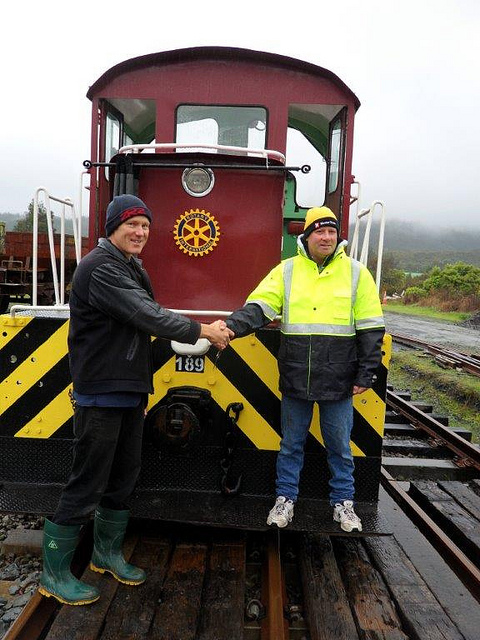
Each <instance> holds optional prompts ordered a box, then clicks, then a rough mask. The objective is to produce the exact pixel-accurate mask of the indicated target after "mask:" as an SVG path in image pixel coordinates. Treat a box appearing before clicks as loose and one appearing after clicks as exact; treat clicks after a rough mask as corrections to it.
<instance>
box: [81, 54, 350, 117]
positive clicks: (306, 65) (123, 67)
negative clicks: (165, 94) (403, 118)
mask: <svg viewBox="0 0 480 640" xmlns="http://www.w3.org/2000/svg"><path fill="white" fill-rule="evenodd" d="M202 59H204V60H207V59H215V60H232V61H238V60H243V61H248V62H254V63H257V64H271V65H274V66H277V67H283V68H285V69H293V70H297V71H303V72H304V73H308V74H311V75H317V76H320V77H323V78H328V79H329V80H331V82H333V84H335V85H336V86H337V87H338V88H339V89H340V90H341V91H343V92H344V93H346V94H348V95H350V96H351V97H352V99H353V101H354V104H355V109H358V107H359V106H360V100H359V99H358V98H357V96H356V95H355V94H354V93H353V91H352V90H351V89H349V87H348V86H347V85H346V84H345V83H344V82H343V81H342V80H340V78H339V77H338V76H337V75H335V74H334V73H332V72H331V71H329V70H328V69H324V68H323V67H319V66H317V65H315V64H312V63H311V62H305V61H303V60H297V59H296V58H290V57H288V56H282V55H278V54H275V53H266V52H263V51H253V50H251V49H241V48H234V47H191V48H187V49H174V50H172V51H162V52H159V53H150V54H147V55H145V56H139V57H137V58H130V59H129V60H125V61H124V62H120V63H119V64H117V65H115V66H114V67H112V68H111V69H108V71H106V72H105V73H104V74H103V75H102V76H100V78H99V79H98V80H97V81H96V82H95V83H94V84H93V85H92V86H91V87H90V89H89V90H88V92H87V97H88V98H90V100H91V99H93V97H94V96H95V94H97V93H98V92H99V91H100V90H101V89H102V88H103V87H104V86H105V85H107V84H108V83H109V82H111V81H112V80H113V79H114V78H116V77H117V76H119V75H121V74H122V73H125V72H126V71H134V70H136V69H141V68H144V67H148V66H150V65H158V64H162V65H167V64H171V63H180V62H188V61H198V60H202Z"/></svg>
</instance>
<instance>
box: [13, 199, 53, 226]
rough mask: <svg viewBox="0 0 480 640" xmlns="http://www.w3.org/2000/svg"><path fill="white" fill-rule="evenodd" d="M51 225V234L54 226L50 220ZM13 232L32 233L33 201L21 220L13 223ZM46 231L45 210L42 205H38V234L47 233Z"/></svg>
mask: <svg viewBox="0 0 480 640" xmlns="http://www.w3.org/2000/svg"><path fill="white" fill-rule="evenodd" d="M52 225H53V232H54V233H55V232H56V229H55V225H54V224H53V220H52ZM13 230H14V231H21V232H24V233H25V232H27V233H32V231H33V200H32V201H31V202H30V204H29V205H28V210H27V211H25V213H24V214H23V218H20V220H18V222H16V223H15V226H14V228H13ZM47 231H48V227H47V210H46V208H45V205H44V204H42V203H39V205H38V232H39V233H47Z"/></svg>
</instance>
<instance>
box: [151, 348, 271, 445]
mask: <svg viewBox="0 0 480 640" xmlns="http://www.w3.org/2000/svg"><path fill="white" fill-rule="evenodd" d="M153 385H154V388H155V393H154V395H153V396H150V401H149V403H148V409H150V408H151V407H152V406H153V405H155V404H156V403H157V402H159V400H161V399H162V398H163V397H164V395H165V393H166V392H167V391H168V389H170V388H174V387H181V386H184V385H187V386H192V385H193V386H197V387H202V388H204V389H208V390H209V391H210V392H211V394H212V397H213V399H214V400H215V402H216V403H217V404H218V405H219V406H220V407H221V408H222V409H223V410H224V411H225V410H226V408H227V406H228V405H229V404H230V403H231V402H242V404H243V407H244V408H243V411H242V412H241V413H240V416H239V419H238V426H239V428H240V429H241V430H242V431H243V433H244V434H245V435H246V436H247V438H249V439H250V440H251V441H252V442H253V444H254V445H255V446H256V447H257V448H258V449H268V450H271V451H278V450H279V448H280V436H279V435H278V434H277V432H276V431H275V430H274V429H273V428H272V427H271V426H270V425H269V424H268V422H267V421H266V420H265V419H264V418H263V417H262V416H261V415H260V414H259V413H258V412H257V411H256V409H255V407H254V406H253V405H251V404H250V402H248V400H247V399H246V398H245V397H244V396H243V395H242V394H241V393H240V392H239V391H238V390H237V389H236V388H235V387H234V386H233V384H232V383H231V382H230V381H229V380H228V379H227V378H226V377H225V376H224V375H223V373H221V372H220V371H219V370H218V369H217V368H215V367H214V365H213V363H212V362H211V361H210V360H209V359H208V358H206V359H205V372H204V373H185V372H180V371H175V358H174V357H172V358H170V360H169V361H168V362H166V363H165V364H164V365H163V367H161V369H159V370H158V371H157V372H156V373H155V375H154V377H153Z"/></svg>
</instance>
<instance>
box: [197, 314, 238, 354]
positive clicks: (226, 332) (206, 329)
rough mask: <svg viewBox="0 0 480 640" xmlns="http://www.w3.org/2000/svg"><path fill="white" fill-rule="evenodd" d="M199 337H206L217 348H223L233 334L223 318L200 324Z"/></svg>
mask: <svg viewBox="0 0 480 640" xmlns="http://www.w3.org/2000/svg"><path fill="white" fill-rule="evenodd" d="M201 326H202V330H201V332H200V337H201V338H207V340H210V342H211V343H212V344H213V346H214V347H217V349H225V347H228V343H229V342H230V340H231V339H232V338H234V337H235V334H234V333H233V331H232V330H231V329H229V328H228V327H227V325H226V323H225V321H224V320H215V322H212V324H202V325H201Z"/></svg>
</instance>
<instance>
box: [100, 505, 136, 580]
mask: <svg viewBox="0 0 480 640" xmlns="http://www.w3.org/2000/svg"><path fill="white" fill-rule="evenodd" d="M128 514H129V512H128V511H117V510H115V509H106V508H105V507H97V509H96V511H95V525H94V528H93V542H94V547H93V554H92V560H91V562H90V569H91V570H92V571H98V572H99V573H105V571H108V573H111V574H112V576H113V577H114V578H116V579H117V580H118V581H119V582H123V583H124V584H132V585H137V584H142V582H145V580H146V577H147V576H146V574H145V571H144V570H143V569H140V568H139V567H134V566H133V565H131V564H128V562H126V560H125V558H124V557H123V553H122V545H123V538H124V537H125V531H126V528H127V524H128Z"/></svg>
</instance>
